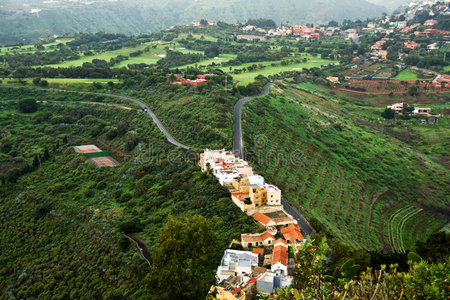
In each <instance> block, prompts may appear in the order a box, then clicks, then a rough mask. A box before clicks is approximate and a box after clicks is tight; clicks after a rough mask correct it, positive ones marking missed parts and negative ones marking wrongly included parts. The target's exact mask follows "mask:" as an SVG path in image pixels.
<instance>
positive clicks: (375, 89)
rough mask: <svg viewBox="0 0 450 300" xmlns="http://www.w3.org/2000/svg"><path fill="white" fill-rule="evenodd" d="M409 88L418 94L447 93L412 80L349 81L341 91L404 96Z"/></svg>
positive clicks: (446, 90) (433, 86)
mask: <svg viewBox="0 0 450 300" xmlns="http://www.w3.org/2000/svg"><path fill="white" fill-rule="evenodd" d="M411 88H414V89H417V92H418V93H448V92H450V89H449V88H441V87H440V86H435V85H433V84H432V83H431V82H422V81H421V82H419V83H417V81H414V80H409V81H399V80H350V81H348V82H347V83H346V84H345V86H344V87H343V89H345V90H349V91H354V92H360V93H371V94H390V93H393V94H405V93H409V92H411Z"/></svg>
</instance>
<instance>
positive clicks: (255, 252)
mask: <svg viewBox="0 0 450 300" xmlns="http://www.w3.org/2000/svg"><path fill="white" fill-rule="evenodd" d="M252 253H254V254H264V249H263V248H253V250H252Z"/></svg>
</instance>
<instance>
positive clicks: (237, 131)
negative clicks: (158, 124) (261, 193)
mask: <svg viewBox="0 0 450 300" xmlns="http://www.w3.org/2000/svg"><path fill="white" fill-rule="evenodd" d="M272 84H273V82H269V83H267V84H266V85H265V86H264V88H263V90H262V92H261V93H260V94H258V95H256V96H251V97H244V98H241V99H240V100H239V101H238V102H237V103H236V105H235V106H234V127H233V152H234V153H235V154H236V156H238V157H240V158H243V156H244V150H243V143H242V107H243V106H244V104H245V103H246V102H247V101H249V100H252V99H254V98H258V97H262V96H266V95H267V94H269V90H270V87H271V86H272ZM281 204H282V205H283V209H284V210H285V211H286V212H287V213H288V214H290V215H291V216H292V218H294V219H295V220H296V221H297V223H298V226H299V227H300V228H301V230H302V233H303V235H304V236H305V237H306V236H311V235H313V234H314V233H315V231H314V229H313V228H312V226H311V225H310V224H309V223H308V221H306V219H305V218H304V217H303V216H302V215H301V214H300V213H299V212H298V211H297V210H296V209H295V208H294V207H292V206H291V205H290V204H289V203H288V202H287V201H286V199H284V198H282V199H281Z"/></svg>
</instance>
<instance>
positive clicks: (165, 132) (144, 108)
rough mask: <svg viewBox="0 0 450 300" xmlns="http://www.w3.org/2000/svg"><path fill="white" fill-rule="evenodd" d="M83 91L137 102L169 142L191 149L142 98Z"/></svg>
mask: <svg viewBox="0 0 450 300" xmlns="http://www.w3.org/2000/svg"><path fill="white" fill-rule="evenodd" d="M83 93H88V94H94V95H102V96H108V97H114V98H120V99H125V100H129V101H132V102H134V103H136V104H137V105H139V106H140V107H141V108H142V109H143V110H144V111H145V112H146V113H147V114H148V115H149V116H150V117H151V118H152V120H153V122H154V123H155V124H156V126H158V128H159V130H160V131H161V132H162V133H163V134H164V135H165V136H166V139H167V141H168V142H169V143H171V144H172V145H174V146H177V147H180V148H183V149H186V150H189V149H190V148H191V147H189V146H187V145H184V144H182V143H180V142H179V141H177V139H175V138H174V137H173V136H172V135H171V134H170V132H169V131H168V130H167V129H166V127H164V125H163V124H162V123H161V121H160V120H159V118H158V116H157V115H156V114H155V113H154V112H153V111H152V110H151V108H150V107H148V106H147V104H145V103H144V102H142V101H141V100H138V99H136V98H133V97H130V96H123V95H113V94H103V93H89V92H83Z"/></svg>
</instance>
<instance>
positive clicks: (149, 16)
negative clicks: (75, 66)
mask: <svg viewBox="0 0 450 300" xmlns="http://www.w3.org/2000/svg"><path fill="white" fill-rule="evenodd" d="M24 4H25V5H24ZM2 5H3V6H2ZM2 5H0V43H2V44H8V43H9V44H11V43H17V42H21V41H23V42H31V41H34V40H37V39H39V38H41V37H44V36H47V35H50V34H64V33H74V32H98V31H104V32H111V33H125V34H137V33H147V32H153V31H158V30H162V29H165V28H168V27H170V26H172V25H176V24H188V23H190V22H192V21H195V20H200V19H202V18H205V19H213V20H216V21H217V20H221V21H225V22H231V23H234V22H236V21H243V20H247V19H251V18H270V19H273V20H275V21H276V22H277V23H281V22H283V23H290V24H293V23H327V22H328V21H330V20H337V21H341V20H343V19H358V18H366V17H374V16H378V15H381V13H382V12H383V11H385V10H386V9H385V8H383V7H382V6H379V5H376V4H373V3H369V2H368V1H366V0H317V1H316V0H315V1H310V0H252V1H246V0H223V1H213V0H188V1H186V0H165V1H156V0H127V1H106V0H90V1H89V2H88V1H83V0H81V1H78V2H73V1H62V0H60V1H58V2H56V3H55V2H49V1H46V2H45V3H44V1H38V0H14V1H13V0H5V1H4V2H3V3H2Z"/></svg>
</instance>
